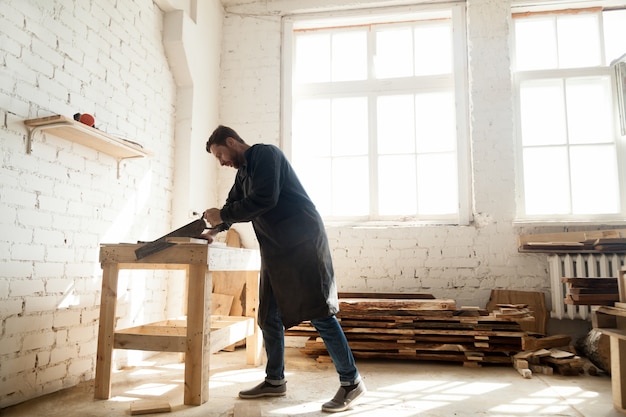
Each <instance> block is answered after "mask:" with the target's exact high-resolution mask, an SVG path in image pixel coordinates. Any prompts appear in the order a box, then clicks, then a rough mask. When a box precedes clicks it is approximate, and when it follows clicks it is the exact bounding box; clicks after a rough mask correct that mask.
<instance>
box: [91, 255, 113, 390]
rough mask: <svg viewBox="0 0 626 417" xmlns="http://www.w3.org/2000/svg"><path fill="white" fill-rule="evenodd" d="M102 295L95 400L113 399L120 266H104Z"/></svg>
mask: <svg viewBox="0 0 626 417" xmlns="http://www.w3.org/2000/svg"><path fill="white" fill-rule="evenodd" d="M102 270H103V273H102V293H101V294H100V321H99V323H98V350H97V354H96V379H95V388H94V398H96V399H101V400H106V399H108V398H110V397H111V368H112V365H113V364H112V359H113V338H114V333H115V308H116V305H117V279H118V273H119V268H118V264H103V265H102Z"/></svg>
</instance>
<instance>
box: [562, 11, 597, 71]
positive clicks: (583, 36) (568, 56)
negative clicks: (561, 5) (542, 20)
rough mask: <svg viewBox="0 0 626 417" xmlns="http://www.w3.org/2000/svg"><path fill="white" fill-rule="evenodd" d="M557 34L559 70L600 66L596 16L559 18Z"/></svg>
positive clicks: (583, 15)
mask: <svg viewBox="0 0 626 417" xmlns="http://www.w3.org/2000/svg"><path fill="white" fill-rule="evenodd" d="M557 32H558V39H559V67H560V68H577V67H591V66H595V65H600V39H599V35H600V32H599V29H598V15H597V14H595V13H594V14H578V15H568V16H559V17H558V19H557Z"/></svg>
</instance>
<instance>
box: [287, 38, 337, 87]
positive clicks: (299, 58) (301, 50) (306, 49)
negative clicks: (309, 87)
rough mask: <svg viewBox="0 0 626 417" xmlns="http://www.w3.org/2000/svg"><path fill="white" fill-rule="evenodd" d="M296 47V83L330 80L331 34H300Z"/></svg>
mask: <svg viewBox="0 0 626 417" xmlns="http://www.w3.org/2000/svg"><path fill="white" fill-rule="evenodd" d="M295 49H296V51H295V55H296V56H295V60H296V65H295V76H294V81H295V82H296V83H313V82H328V81H330V34H306V35H305V34H300V35H298V36H297V37H296V48H295Z"/></svg>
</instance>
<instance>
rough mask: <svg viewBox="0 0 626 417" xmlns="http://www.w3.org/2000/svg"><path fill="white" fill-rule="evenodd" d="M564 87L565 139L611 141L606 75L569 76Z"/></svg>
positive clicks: (609, 99)
mask: <svg viewBox="0 0 626 417" xmlns="http://www.w3.org/2000/svg"><path fill="white" fill-rule="evenodd" d="M566 88H567V121H568V128H569V142H570V143H599V142H604V143H606V142H612V141H613V137H612V131H613V126H612V124H611V123H612V117H611V111H612V110H611V108H610V103H611V80H610V78H609V77H608V76H607V77H593V78H591V77H588V78H577V79H570V80H567V82H566Z"/></svg>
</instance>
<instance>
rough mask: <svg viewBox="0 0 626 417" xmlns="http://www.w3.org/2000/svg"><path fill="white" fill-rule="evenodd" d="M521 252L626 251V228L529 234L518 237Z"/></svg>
mask: <svg viewBox="0 0 626 417" xmlns="http://www.w3.org/2000/svg"><path fill="white" fill-rule="evenodd" d="M518 251H519V252H535V253H536V252H542V253H568V252H613V253H622V252H626V229H611V230H592V231H585V232H562V233H543V234H528V235H520V236H519V237H518Z"/></svg>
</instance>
